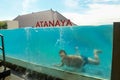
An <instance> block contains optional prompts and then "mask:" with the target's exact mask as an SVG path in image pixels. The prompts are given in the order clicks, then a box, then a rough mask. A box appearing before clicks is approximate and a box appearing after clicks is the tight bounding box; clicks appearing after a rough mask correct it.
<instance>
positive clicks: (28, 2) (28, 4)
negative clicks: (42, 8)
mask: <svg viewBox="0 0 120 80" xmlns="http://www.w3.org/2000/svg"><path fill="white" fill-rule="evenodd" d="M36 1H37V0H23V2H22V9H23V10H22V14H25V13H27V11H28V10H29V9H30V7H31V6H32V3H35V2H36Z"/></svg>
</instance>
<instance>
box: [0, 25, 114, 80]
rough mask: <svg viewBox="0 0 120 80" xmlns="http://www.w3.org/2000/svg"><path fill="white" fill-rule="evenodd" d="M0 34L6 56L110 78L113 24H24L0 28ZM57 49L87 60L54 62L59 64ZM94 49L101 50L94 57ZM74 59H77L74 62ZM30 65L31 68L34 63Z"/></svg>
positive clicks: (108, 79)
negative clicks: (16, 27) (62, 63)
mask: <svg viewBox="0 0 120 80" xmlns="http://www.w3.org/2000/svg"><path fill="white" fill-rule="evenodd" d="M0 34H2V35H3V36H4V43H5V52H6V56H7V57H11V58H15V59H19V60H22V61H26V62H30V63H34V64H37V65H42V66H46V67H49V68H54V69H59V70H64V71H67V72H74V73H77V74H82V75H88V76H93V77H94V76H95V77H99V78H103V79H107V80H110V77H111V65H112V48H113V45H112V44H113V25H101V26H73V27H54V28H53V27H49V28H45V27H43V28H42V27H41V28H32V27H27V28H19V29H8V30H0ZM60 50H63V51H65V52H66V55H73V56H78V57H79V56H81V55H82V56H85V57H84V58H85V59H84V58H83V59H84V60H85V61H86V63H85V65H83V66H82V68H81V67H80V68H74V66H73V67H71V66H72V65H71V64H72V63H71V64H67V65H64V66H61V67H58V66H55V65H57V64H60V63H61V60H62V58H61V56H60V53H59V52H60ZM95 50H96V51H97V50H98V52H100V53H99V54H97V57H95V56H96V55H95ZM96 58H97V59H96ZM91 59H95V60H98V59H99V64H97V63H93V62H91V63H93V64H90V63H89V60H91ZM62 61H63V60H62ZM76 62H78V61H75V62H73V63H76ZM94 62H95V61H94ZM65 63H66V62H65ZM78 63H79V62H78ZM73 65H74V64H73ZM28 66H29V65H28ZM78 66H79V65H78ZM32 67H33V68H34V66H32Z"/></svg>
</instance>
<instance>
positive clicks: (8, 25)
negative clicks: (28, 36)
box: [0, 21, 19, 29]
mask: <svg viewBox="0 0 120 80" xmlns="http://www.w3.org/2000/svg"><path fill="white" fill-rule="evenodd" d="M18 26H19V24H18V21H0V29H13V28H18Z"/></svg>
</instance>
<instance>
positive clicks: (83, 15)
mask: <svg viewBox="0 0 120 80" xmlns="http://www.w3.org/2000/svg"><path fill="white" fill-rule="evenodd" d="M50 9H53V10H54V11H58V12H59V13H61V14H62V15H63V16H65V17H67V18H68V19H70V20H71V21H72V22H74V23H75V24H77V25H104V24H113V22H120V0H0V21H3V20H12V19H14V18H15V17H17V16H18V15H23V14H29V13H32V12H39V11H44V10H50Z"/></svg>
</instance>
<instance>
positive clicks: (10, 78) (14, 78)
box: [5, 74, 25, 80]
mask: <svg viewBox="0 0 120 80" xmlns="http://www.w3.org/2000/svg"><path fill="white" fill-rule="evenodd" d="M5 80H25V79H22V78H20V77H19V76H17V75H15V74H11V75H10V76H8V77H6V78H5Z"/></svg>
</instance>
